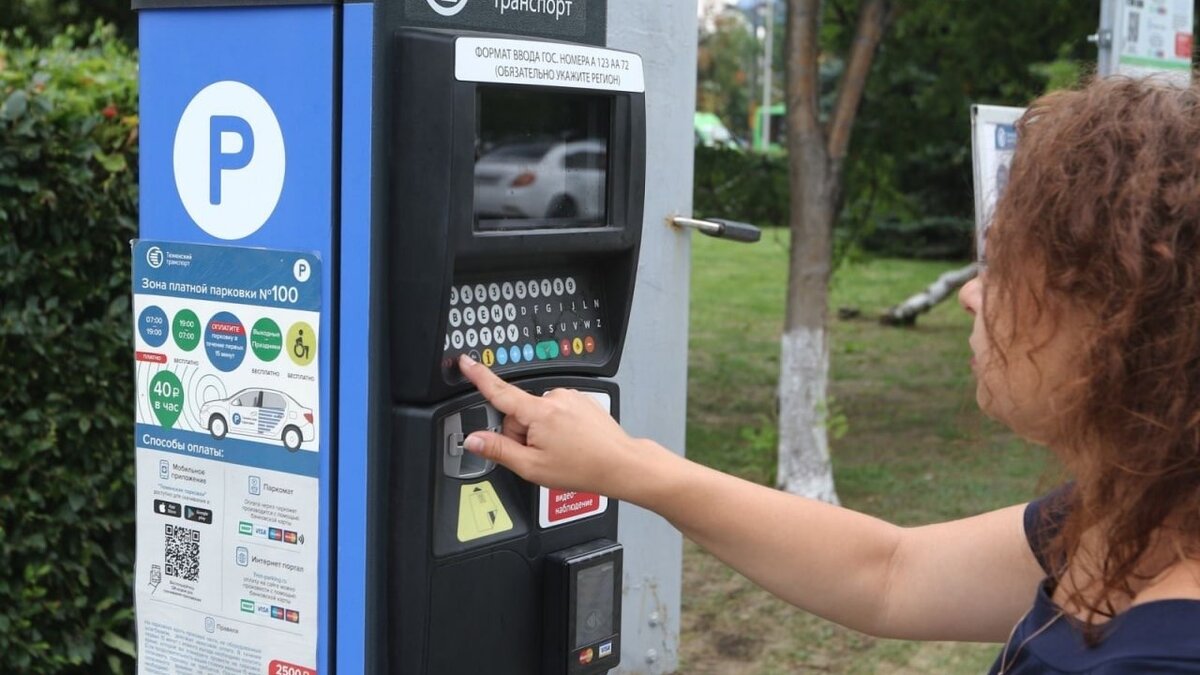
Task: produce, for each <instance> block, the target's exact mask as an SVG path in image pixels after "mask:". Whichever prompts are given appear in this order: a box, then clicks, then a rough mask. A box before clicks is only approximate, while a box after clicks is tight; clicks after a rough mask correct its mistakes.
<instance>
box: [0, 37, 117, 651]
mask: <svg viewBox="0 0 1200 675" xmlns="http://www.w3.org/2000/svg"><path fill="white" fill-rule="evenodd" d="M136 87H137V71H136V62H135V59H134V58H133V56H132V55H131V54H130V52H129V50H128V49H127V48H126V47H125V46H123V44H122V43H121V42H119V41H118V40H117V39H116V38H115V31H113V30H112V29H97V30H96V31H95V32H94V33H93V34H92V35H91V36H82V35H79V34H76V33H75V32H74V31H67V32H66V33H64V34H63V35H61V36H59V37H57V38H55V39H54V40H53V42H52V44H51V45H50V46H49V47H45V48H41V47H34V46H32V45H31V43H30V41H29V39H27V38H21V37H15V38H14V37H11V36H9V37H2V38H0V420H3V423H0V570H3V572H2V573H0V671H2V672H7V673H57V672H89V673H94V672H106V671H107V672H124V671H129V670H131V669H132V663H133V661H132V658H131V657H132V653H133V643H132V628H133V626H132V600H131V597H130V593H131V586H132V579H131V573H132V570H133V554H134V551H133V520H134V515H133V514H134V504H133V482H134V471H133V466H134V463H133V444H132V443H131V442H130V441H131V439H132V436H133V429H132V423H131V415H130V409H129V406H130V405H132V401H133V399H134V397H133V384H132V380H133V378H132V372H131V370H130V354H129V345H130V343H131V340H132V337H131V334H130V333H131V325H132V319H131V317H130V313H129V312H130V310H129V286H130V281H129V262H128V261H129V258H128V253H129V240H130V239H131V238H133V237H134V235H135V232H136V226H135V222H134V214H135V213H136V207H137V175H136V167H137V117H136V116H135V111H136V110H137V92H136Z"/></svg>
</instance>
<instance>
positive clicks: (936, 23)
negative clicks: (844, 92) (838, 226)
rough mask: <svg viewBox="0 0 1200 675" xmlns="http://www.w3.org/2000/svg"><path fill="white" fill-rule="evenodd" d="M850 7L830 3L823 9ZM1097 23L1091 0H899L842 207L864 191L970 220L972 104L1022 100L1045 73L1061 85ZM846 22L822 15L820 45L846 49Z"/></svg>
mask: <svg viewBox="0 0 1200 675" xmlns="http://www.w3.org/2000/svg"><path fill="white" fill-rule="evenodd" d="M854 4H855V2H854V0H830V2H829V3H828V12H827V15H828V16H829V17H831V18H835V19H836V17H843V16H845V15H846V14H847V13H848V12H849V9H850V6H851V5H854ZM1098 22H1099V6H1098V5H1097V4H1096V3H1090V2H1082V3H1081V2H1077V1H1073V0H1038V1H1037V2H1032V1H1031V0H1012V1H1009V2H1003V3H978V2H970V1H969V0H943V1H940V2H932V1H928V0H926V1H924V2H920V1H916V0H909V1H908V2H904V3H902V4H901V5H900V6H899V9H898V11H897V13H896V16H895V18H894V20H893V23H892V26H891V28H890V29H889V34H888V37H887V39H886V40H885V41H884V42H883V44H882V45H881V46H880V49H879V54H878V56H877V57H876V62H875V64H874V66H873V68H872V72H871V76H870V79H869V81H868V84H867V89H866V92H865V94H864V96H863V105H862V111H861V113H860V116H859V121H858V124H857V125H856V128H855V136H854V143H853V145H852V148H851V152H850V155H849V161H850V163H851V165H852V166H850V167H848V178H847V181H848V184H847V189H848V192H847V194H848V195H850V197H851V198H850V203H849V204H848V205H849V206H850V207H851V208H854V206H855V202H856V201H857V200H861V199H868V198H869V199H872V200H874V201H875V202H876V203H875V206H876V207H878V208H877V209H876V215H878V216H881V217H885V218H887V217H891V218H893V219H896V220H901V221H903V220H910V221H911V220H920V219H926V218H947V217H949V218H958V219H962V220H963V221H967V222H969V221H971V220H972V219H973V217H974V201H973V189H972V178H971V146H970V136H969V130H970V105H971V104H972V103H989V104H997V105H1017V106H1023V105H1026V104H1028V103H1029V101H1030V100H1031V99H1033V98H1035V97H1037V96H1038V95H1040V94H1041V93H1043V92H1044V91H1045V90H1046V89H1047V85H1048V80H1049V79H1050V78H1051V77H1053V76H1058V77H1059V78H1060V79H1059V80H1058V81H1057V82H1056V83H1055V84H1059V85H1061V84H1062V83H1063V81H1062V79H1061V75H1062V73H1063V71H1064V70H1065V71H1068V72H1069V71H1071V70H1072V68H1071V67H1070V66H1071V65H1072V64H1077V63H1080V62H1084V61H1094V60H1095V48H1094V47H1093V46H1091V45H1089V44H1088V43H1087V35H1089V34H1090V33H1092V32H1094V31H1095V29H1096V26H1097V24H1098ZM850 31H851V29H850V27H849V26H848V24H847V22H846V20H845V19H842V20H829V21H827V22H826V24H825V36H824V37H825V39H826V43H827V45H829V46H830V47H832V48H833V49H835V50H837V49H844V47H845V46H846V45H848V44H849V41H850V39H851V38H852V35H851V34H850ZM1050 62H1057V66H1056V67H1054V68H1050V67H1046V64H1049V63H1050ZM1063 66H1066V67H1065V68H1064V67H1063ZM1068 76H1069V75H1068Z"/></svg>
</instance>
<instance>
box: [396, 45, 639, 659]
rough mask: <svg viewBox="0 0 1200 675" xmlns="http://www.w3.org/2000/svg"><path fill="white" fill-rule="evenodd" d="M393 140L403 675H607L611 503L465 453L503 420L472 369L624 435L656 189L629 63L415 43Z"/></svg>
mask: <svg viewBox="0 0 1200 675" xmlns="http://www.w3.org/2000/svg"><path fill="white" fill-rule="evenodd" d="M394 39H395V40H396V43H397V48H396V51H395V55H396V57H395V58H396V61H395V67H394V69H393V70H392V72H391V74H390V75H391V77H392V78H394V79H393V81H394V82H395V83H396V92H397V97H398V98H397V100H396V101H395V108H394V109H395V111H396V114H395V116H394V119H393V120H392V121H391V122H390V124H389V132H390V133H391V134H392V136H391V138H392V140H391V146H392V147H395V148H397V154H396V157H395V158H394V159H393V162H394V170H395V180H394V182H393V183H392V190H391V199H390V205H389V210H388V214H389V219H390V221H389V225H390V226H389V232H388V236H389V251H390V254H391V255H390V258H391V260H392V261H393V262H392V265H391V267H390V270H389V273H390V276H389V289H390V292H391V294H392V295H391V296H390V299H389V311H390V331H391V332H390V336H391V337H390V345H391V350H392V354H391V357H392V358H391V376H392V391H393V392H394V395H395V402H396V404H397V405H396V408H395V411H394V419H393V424H394V427H393V435H392V452H391V453H390V459H391V462H392V466H391V471H390V473H389V476H390V486H389V490H388V493H389V495H390V499H391V508H390V509H389V512H390V514H391V515H392V519H391V522H390V523H389V525H388V537H389V542H390V548H389V555H390V557H391V560H392V567H391V574H390V577H389V586H388V594H389V595H388V602H389V611H388V614H389V618H390V622H391V624H392V625H391V630H392V632H393V635H394V639H393V641H392V642H391V645H392V651H391V663H392V670H393V672H403V673H481V672H488V673H511V674H512V675H524V674H528V673H539V672H540V673H547V674H549V673H595V672H607V671H608V670H609V669H611V668H613V667H615V666H616V664H617V663H618V661H619V654H620V634H619V631H620V625H621V621H620V608H621V607H620V599H621V587H620V583H621V563H622V557H621V553H622V549H621V546H620V544H618V543H616V541H615V539H616V537H617V508H616V504H615V503H613V502H610V501H609V500H608V499H607V498H606V497H604V496H602V495H596V494H580V493H574V492H567V491H563V490H557V489H554V488H553V486H537V485H530V484H528V483H525V482H524V481H522V480H521V479H519V478H518V477H517V476H515V475H514V474H512V473H510V472H508V471H507V470H505V469H503V468H501V467H497V466H494V465H492V464H490V463H487V462H485V461H482V460H480V459H479V458H477V457H475V456H473V455H471V454H470V453H467V452H464V450H463V447H462V443H463V439H464V438H465V437H466V436H468V435H469V434H471V433H472V432H474V431H477V430H483V429H492V430H499V428H500V425H501V423H502V419H501V416H500V415H499V413H497V412H496V411H495V410H494V409H492V408H491V407H490V406H488V405H487V404H486V403H484V402H483V401H482V399H481V397H480V396H479V395H478V394H477V393H474V392H473V388H472V387H470V386H469V383H466V382H465V381H464V379H463V378H462V376H461V374H460V373H459V372H458V371H457V366H456V362H457V357H458V356H459V355H461V354H469V355H470V356H471V357H472V358H474V359H475V360H477V361H479V362H480V363H483V364H484V365H485V366H487V367H489V368H492V369H493V370H495V371H496V372H497V373H499V374H501V375H502V376H504V377H505V378H507V379H509V380H511V381H513V382H515V383H516V384H517V385H518V386H521V387H523V388H525V389H527V390H529V391H531V392H533V393H535V394H541V393H544V392H547V391H549V390H551V389H553V388H557V387H570V388H574V389H578V390H581V391H584V392H586V393H588V394H589V395H591V396H592V397H593V398H594V399H595V400H596V402H597V403H598V404H599V405H601V406H603V407H605V408H606V409H608V410H609V411H610V412H611V413H612V414H613V415H614V416H615V415H617V414H618V406H619V401H620V396H619V392H618V390H617V387H616V385H615V384H614V383H612V382H610V381H608V380H606V379H603V378H605V377H608V376H612V375H614V374H615V373H616V370H617V365H618V362H619V359H620V355H621V350H622V346H623V342H624V335H625V326H626V323H627V321H628V317H629V311H630V305H631V302H632V294H633V286H634V277H635V274H636V267H637V253H638V243H639V241H640V235H641V222H642V202H643V190H644V182H645V168H644V167H645V151H644V139H645V110H644V106H645V103H644V86H643V85H642V81H641V63H640V60H639V59H638V57H637V56H636V55H632V54H627V53H622V52H615V51H611V50H606V49H601V48H596V47H590V46H582V45H571V44H563V43H554V42H539V41H529V40H514V39H509V38H498V37H489V36H484V35H478V34H469V35H463V34H454V33H446V32H435V31H428V30H403V31H400V32H398V33H397V35H396V36H395V38H394Z"/></svg>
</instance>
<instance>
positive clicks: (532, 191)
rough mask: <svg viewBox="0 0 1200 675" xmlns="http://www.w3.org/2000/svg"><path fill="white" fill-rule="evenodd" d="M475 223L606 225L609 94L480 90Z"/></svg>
mask: <svg viewBox="0 0 1200 675" xmlns="http://www.w3.org/2000/svg"><path fill="white" fill-rule="evenodd" d="M477 96H478V101H477V106H478V115H477V118H476V119H477V120H478V121H477V124H478V128H477V129H476V135H475V226H476V229H477V230H481V231H497V230H528V229H559V228H576V227H604V226H605V225H607V224H608V148H609V139H610V135H611V130H612V98H611V97H608V96H603V95H592V94H566V93H561V92H538V91H532V90H529V89H505V88H499V87H480V88H479V90H478V94H477Z"/></svg>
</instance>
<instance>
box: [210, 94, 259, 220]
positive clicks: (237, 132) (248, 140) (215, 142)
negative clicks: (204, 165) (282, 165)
mask: <svg viewBox="0 0 1200 675" xmlns="http://www.w3.org/2000/svg"><path fill="white" fill-rule="evenodd" d="M208 147H209V155H208V157H209V160H208V161H209V168H208V180H209V188H208V201H209V203H210V204H212V205H213V206H219V205H220V204H221V175H222V174H223V173H224V172H225V171H237V170H238V169H244V168H246V167H247V166H249V164H250V160H251V159H253V158H254V130H253V129H251V128H250V123H249V122H247V121H246V120H244V119H242V118H241V117H233V116H230V115H213V116H212V118H211V120H210V122H209V135H208Z"/></svg>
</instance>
